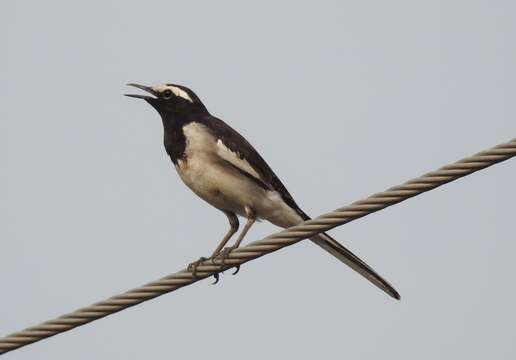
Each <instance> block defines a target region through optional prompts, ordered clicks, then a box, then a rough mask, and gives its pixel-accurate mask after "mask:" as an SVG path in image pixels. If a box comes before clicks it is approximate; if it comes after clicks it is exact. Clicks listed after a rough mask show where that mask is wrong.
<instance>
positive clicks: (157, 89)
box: [125, 83, 207, 116]
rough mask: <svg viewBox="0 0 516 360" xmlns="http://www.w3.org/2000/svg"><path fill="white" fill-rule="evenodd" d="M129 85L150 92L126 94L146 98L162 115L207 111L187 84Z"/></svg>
mask: <svg viewBox="0 0 516 360" xmlns="http://www.w3.org/2000/svg"><path fill="white" fill-rule="evenodd" d="M127 85H129V86H133V87H135V88H138V89H141V90H144V91H146V92H147V93H149V94H150V95H147V94H145V95H140V94H125V95H126V96H129V97H133V98H137V99H144V100H145V101H147V102H148V103H149V104H151V105H152V107H153V108H155V109H156V110H157V111H158V112H159V113H160V114H161V116H167V115H168V116H174V115H176V116H177V115H189V114H195V113H199V112H206V111H207V110H206V107H205V106H204V105H203V103H202V102H201V100H200V99H199V98H198V97H197V95H195V93H194V92H193V91H192V90H190V89H189V88H187V87H186V86H181V85H175V84H162V85H156V86H144V85H139V84H132V83H131V84H127Z"/></svg>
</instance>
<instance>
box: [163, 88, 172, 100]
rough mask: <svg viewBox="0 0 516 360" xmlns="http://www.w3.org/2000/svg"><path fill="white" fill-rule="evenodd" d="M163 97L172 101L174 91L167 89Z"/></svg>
mask: <svg viewBox="0 0 516 360" xmlns="http://www.w3.org/2000/svg"><path fill="white" fill-rule="evenodd" d="M163 97H164V98H165V99H170V98H171V97H172V90H170V89H166V90H165V91H163Z"/></svg>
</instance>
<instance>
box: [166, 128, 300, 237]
mask: <svg viewBox="0 0 516 360" xmlns="http://www.w3.org/2000/svg"><path fill="white" fill-rule="evenodd" d="M184 132H185V135H187V140H188V141H187V145H186V149H185V155H186V157H185V159H184V160H178V162H177V165H176V170H177V172H178V174H179V176H180V177H181V179H182V180H183V182H184V183H185V184H186V185H187V186H188V187H189V188H190V189H191V190H192V191H193V192H194V193H196V194H197V195H198V196H199V197H200V198H202V199H203V200H205V201H206V202H208V203H209V204H211V205H212V206H214V207H216V208H218V209H220V210H226V211H231V212H234V213H236V214H238V215H241V216H246V212H245V208H246V207H247V208H249V209H252V210H253V211H254V213H255V214H256V216H257V217H258V218H261V219H266V220H268V221H270V222H272V223H273V224H275V225H278V226H281V227H288V226H292V225H294V224H297V223H299V222H301V221H302V219H301V217H300V216H299V215H298V214H297V213H296V212H295V211H294V210H292V209H291V208H290V207H289V206H288V205H287V204H285V202H284V201H283V199H282V198H281V196H280V194H279V193H277V192H276V191H270V190H267V189H264V188H263V187H261V186H259V185H258V184H257V183H256V182H255V181H253V180H252V179H250V178H248V177H246V176H245V175H243V174H242V173H241V172H240V171H239V170H237V169H236V168H235V167H234V166H232V165H231V164H229V163H228V161H227V160H226V159H224V158H222V157H221V156H220V154H219V153H218V152H217V139H215V138H214V137H212V136H211V135H210V134H209V133H206V132H205V131H203V129H202V127H200V126H198V125H187V126H185V127H184Z"/></svg>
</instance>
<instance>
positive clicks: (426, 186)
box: [0, 139, 516, 354]
mask: <svg viewBox="0 0 516 360" xmlns="http://www.w3.org/2000/svg"><path fill="white" fill-rule="evenodd" d="M515 155H516V139H513V140H511V141H510V142H508V143H504V144H500V145H498V146H495V147H493V148H491V149H489V150H486V151H482V152H480V153H478V154H476V155H473V156H471V157H468V158H465V159H462V160H459V161H457V162H456V163H453V164H451V165H447V166H444V167H442V168H440V169H439V170H437V171H433V172H430V173H427V174H425V175H423V176H420V177H418V178H416V179H413V180H410V181H407V182H406V183H404V184H402V185H398V186H395V187H392V188H390V189H388V190H386V191H384V192H380V193H377V194H374V195H372V196H370V197H368V198H366V199H364V200H360V201H357V202H354V203H352V204H351V205H349V206H345V207H342V208H340V209H337V210H335V211H332V212H330V213H327V214H324V215H321V216H319V217H317V218H315V219H312V220H309V221H305V222H303V223H301V224H299V225H297V226H293V227H291V228H288V229H285V230H283V231H280V232H278V233H275V234H273V235H270V236H268V237H266V238H264V239H262V240H259V241H255V242H252V243H251V244H249V245H247V246H245V247H242V248H238V249H235V250H233V251H231V252H230V253H229V254H228V257H227V259H226V260H225V261H224V263H222V262H221V260H218V259H217V260H214V261H213V262H212V261H211V260H207V261H204V262H202V263H201V264H200V265H199V266H198V268H197V272H196V274H195V276H194V274H192V272H191V271H189V270H187V269H183V270H181V271H179V272H177V273H175V274H171V275H169V276H166V277H164V278H162V279H160V280H157V281H154V282H151V283H148V284H146V285H144V286H142V287H139V288H136V289H133V290H129V291H127V292H125V293H123V294H120V295H116V296H113V297H111V298H109V299H107V300H104V301H101V302H98V303H96V304H93V305H90V306H87V307H85V308H82V309H79V310H76V311H74V312H72V313H69V314H65V315H63V316H60V317H58V318H56V319H54V320H49V321H46V322H44V323H42V324H40V325H37V326H34V327H30V328H27V329H25V330H22V331H20V332H17V333H13V334H11V335H8V336H6V337H4V338H1V339H0V354H4V353H7V352H9V351H12V350H15V349H18V348H20V347H23V346H25V345H28V344H31V343H34V342H36V341H39V340H42V339H44V338H47V337H50V336H54V335H57V334H59V333H62V332H65V331H68V330H71V329H73V328H75V327H78V326H81V325H84V324H87V323H89V322H92V321H94V320H97V319H100V318H103V317H105V316H108V315H110V314H113V313H116V312H118V311H121V310H124V309H126V308H128V307H131V306H134V305H137V304H140V303H142V302H144V301H147V300H150V299H153V298H155V297H158V296H160V295H163V294H166V293H168V292H171V291H174V290H176V289H179V288H181V287H183V286H186V285H190V284H193V283H195V282H197V281H199V280H202V279H204V278H207V277H210V276H212V275H215V274H218V273H220V272H222V271H224V270H227V269H228V268H231V267H233V266H236V265H241V264H243V263H246V262H248V261H250V260H253V259H256V258H258V257H261V256H263V255H266V254H268V253H270V252H273V251H276V250H279V249H281V248H283V247H285V246H289V245H292V244H295V243H296V242H298V241H301V240H303V239H306V238H308V237H311V236H313V235H315V234H318V233H320V232H324V231H327V230H330V229H332V228H334V227H337V226H339V225H343V224H346V223H348V222H350V221H353V220H356V219H358V218H361V217H363V216H366V215H369V214H371V213H373V212H376V211H378V210H381V209H384V208H386V207H388V206H391V205H394V204H397V203H399V202H401V201H404V200H407V199H409V198H411V197H413V196H416V195H419V194H421V193H423V192H426V191H429V190H432V189H435V188H436V187H438V186H441V185H443V184H446V183H448V182H451V181H453V180H456V179H458V178H460V177H463V176H466V175H469V174H471V173H473V172H475V171H478V170H481V169H485V168H487V167H489V166H491V165H494V164H496V163H499V162H501V161H505V160H508V159H510V158H512V157H513V156H515Z"/></svg>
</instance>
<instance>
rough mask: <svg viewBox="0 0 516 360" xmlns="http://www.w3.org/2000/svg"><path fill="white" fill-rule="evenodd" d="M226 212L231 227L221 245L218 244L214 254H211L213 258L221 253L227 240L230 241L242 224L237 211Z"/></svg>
mask: <svg viewBox="0 0 516 360" xmlns="http://www.w3.org/2000/svg"><path fill="white" fill-rule="evenodd" d="M224 214H226V216H227V217H228V220H229V225H230V226H231V227H230V228H229V230H228V232H227V234H226V236H224V238H223V239H222V241H221V242H220V244H219V246H217V248H216V249H215V250H214V251H213V254H211V258H212V259H213V258H215V257H216V256H217V254H218V253H220V251H221V250H222V248H223V247H224V245H226V244H227V242H228V241H229V239H231V237H232V236H233V235H234V234H235V233H236V232H237V231H238V227H239V225H240V224H239V222H238V218H237V216H236V215H235V213H233V212H229V211H224Z"/></svg>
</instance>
